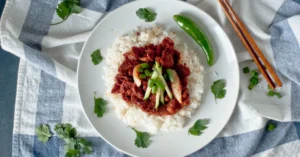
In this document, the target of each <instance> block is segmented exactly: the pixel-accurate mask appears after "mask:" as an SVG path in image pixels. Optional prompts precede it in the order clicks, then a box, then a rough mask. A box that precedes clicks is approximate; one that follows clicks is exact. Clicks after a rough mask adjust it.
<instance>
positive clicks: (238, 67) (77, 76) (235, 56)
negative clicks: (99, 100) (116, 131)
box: [76, 0, 240, 156]
mask: <svg viewBox="0 0 300 157" xmlns="http://www.w3.org/2000/svg"><path fill="white" fill-rule="evenodd" d="M161 1H168V2H176V3H182V4H184V5H189V6H190V7H193V8H195V9H198V10H199V11H201V12H202V13H204V14H205V15H206V16H208V17H209V18H210V20H212V21H213V22H214V23H215V24H216V25H217V26H218V27H219V28H221V30H222V32H223V33H224V37H225V38H226V40H227V41H228V42H229V45H227V46H229V47H230V49H231V50H232V51H233V54H234V55H233V56H232V58H233V59H234V60H235V61H236V63H237V64H236V66H237V73H238V74H237V92H236V95H234V97H235V101H234V105H233V108H232V110H231V111H230V116H228V118H227V120H225V121H226V123H225V124H224V126H223V127H221V129H220V131H218V133H217V134H216V135H215V137H214V138H212V139H211V140H208V141H207V142H206V143H205V144H204V145H203V147H201V148H199V149H196V150H194V151H193V152H189V153H187V154H185V155H184V156H187V155H190V154H193V153H195V152H197V151H199V150H200V149H202V148H204V147H206V146H207V145H208V144H209V143H211V142H212V141H213V140H214V139H216V137H217V136H218V135H219V134H220V133H221V131H223V129H224V128H225V127H226V125H227V124H228V122H229V120H230V118H231V117H232V115H233V112H234V110H235V108H236V106H237V102H238V95H239V93H240V91H239V87H240V72H239V69H240V66H239V60H238V58H237V54H236V51H235V49H234V47H233V44H232V42H231V40H230V38H229V37H228V35H227V34H226V32H225V30H224V29H223V27H222V26H221V25H220V24H219V23H218V22H217V21H216V20H215V19H214V18H213V17H212V16H211V15H209V14H208V13H206V12H205V11H204V10H202V9H200V8H198V7H197V6H195V5H192V4H190V3H187V2H185V1H182V0H173V1H170V0H153V1H152V2H155V3H157V2H161ZM139 2H140V1H131V2H128V3H126V4H124V5H122V6H120V7H118V8H116V9H115V10H113V11H111V12H109V13H108V14H107V15H104V17H103V18H101V20H100V21H99V22H98V23H97V24H96V25H95V27H94V28H93V30H92V31H91V33H90V34H89V36H88V38H87V39H86V41H85V42H84V45H83V47H82V49H81V52H80V56H79V60H78V65H77V75H76V78H77V83H76V84H77V93H78V97H79V99H80V103H81V105H80V106H81V107H82V109H83V111H84V115H85V117H86V119H87V121H88V122H89V123H90V125H91V126H92V127H93V128H94V130H95V131H96V133H97V134H98V135H99V136H100V137H101V138H102V139H103V140H104V141H105V142H106V143H108V144H109V145H110V146H112V147H113V148H114V149H117V150H118V151H120V152H122V153H124V154H127V155H131V156H136V155H134V154H131V153H129V152H127V151H125V150H123V149H121V148H118V147H117V146H115V145H113V144H112V143H111V142H109V141H108V140H107V139H106V138H105V137H103V136H102V135H101V134H100V132H99V131H98V130H97V129H96V128H95V126H94V125H93V123H92V122H91V120H90V118H89V116H88V115H87V113H86V108H85V107H84V105H83V102H82V99H81V94H80V89H79V73H80V72H79V71H80V65H81V62H82V55H83V51H84V50H85V49H86V45H87V42H88V40H89V39H90V38H91V36H92V35H93V34H94V32H95V31H96V28H97V27H98V26H99V25H101V23H102V22H103V21H104V20H105V19H107V18H109V17H110V16H112V15H113V13H114V12H116V11H117V10H120V9H122V8H123V7H125V6H127V5H133V4H134V3H139ZM205 64H206V63H205Z"/></svg>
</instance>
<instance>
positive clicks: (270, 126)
mask: <svg viewBox="0 0 300 157" xmlns="http://www.w3.org/2000/svg"><path fill="white" fill-rule="evenodd" d="M275 128H276V125H275V124H272V123H270V124H268V126H267V129H268V131H273V130H274V129H275Z"/></svg>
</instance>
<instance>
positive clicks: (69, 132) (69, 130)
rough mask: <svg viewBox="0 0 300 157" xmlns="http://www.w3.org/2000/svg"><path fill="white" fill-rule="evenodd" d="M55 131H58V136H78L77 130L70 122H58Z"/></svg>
mask: <svg viewBox="0 0 300 157" xmlns="http://www.w3.org/2000/svg"><path fill="white" fill-rule="evenodd" d="M54 131H55V132H56V134H57V136H58V138H62V139H64V138H75V137H76V136H77V130H76V129H75V128H73V126H72V125H71V124H69V123H66V124H56V125H55V128H54Z"/></svg>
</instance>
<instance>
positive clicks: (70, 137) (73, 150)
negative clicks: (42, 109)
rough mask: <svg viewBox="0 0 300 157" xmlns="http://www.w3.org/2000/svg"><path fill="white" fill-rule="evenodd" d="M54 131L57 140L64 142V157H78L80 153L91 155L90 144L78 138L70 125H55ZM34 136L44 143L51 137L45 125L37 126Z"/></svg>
mask: <svg viewBox="0 0 300 157" xmlns="http://www.w3.org/2000/svg"><path fill="white" fill-rule="evenodd" d="M54 131H55V132H56V134H57V137H58V138H60V139H63V140H64V141H65V145H64V149H65V152H66V155H65V156H66V157H79V156H80V154H82V153H86V154H91V153H92V151H93V148H92V144H91V143H90V142H89V141H87V140H86V139H84V138H79V137H78V133H77V130H76V129H75V128H74V127H73V126H72V125H71V124H68V123H67V124H56V125H55V128H54ZM36 134H37V136H38V139H39V140H40V141H41V142H44V143H45V142H47V141H48V140H49V138H50V137H51V136H52V135H51V133H50V131H49V127H48V125H46V124H43V125H40V126H38V127H37V128H36Z"/></svg>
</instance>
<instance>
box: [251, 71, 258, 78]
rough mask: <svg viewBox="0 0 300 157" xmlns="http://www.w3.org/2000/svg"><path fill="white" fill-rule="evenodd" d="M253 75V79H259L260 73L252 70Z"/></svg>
mask: <svg viewBox="0 0 300 157" xmlns="http://www.w3.org/2000/svg"><path fill="white" fill-rule="evenodd" d="M251 74H252V76H253V77H258V75H259V73H258V72H257V71H256V70H252V71H251Z"/></svg>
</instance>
